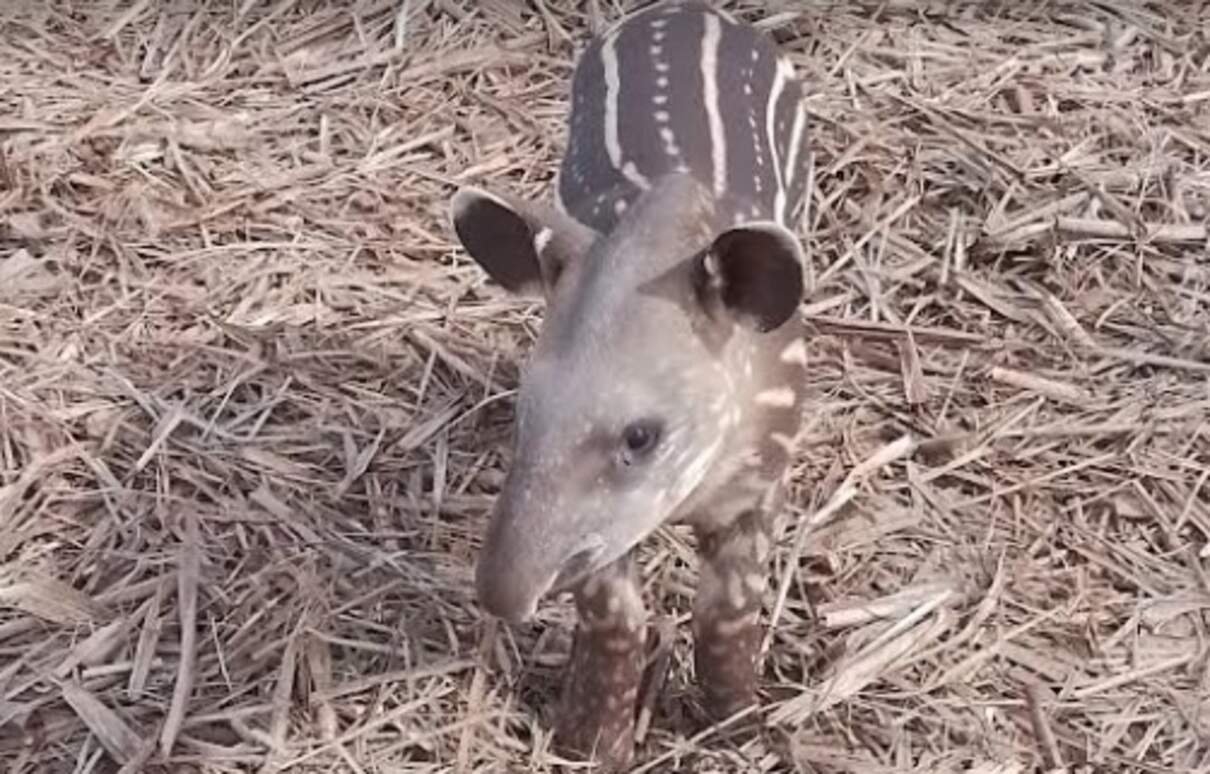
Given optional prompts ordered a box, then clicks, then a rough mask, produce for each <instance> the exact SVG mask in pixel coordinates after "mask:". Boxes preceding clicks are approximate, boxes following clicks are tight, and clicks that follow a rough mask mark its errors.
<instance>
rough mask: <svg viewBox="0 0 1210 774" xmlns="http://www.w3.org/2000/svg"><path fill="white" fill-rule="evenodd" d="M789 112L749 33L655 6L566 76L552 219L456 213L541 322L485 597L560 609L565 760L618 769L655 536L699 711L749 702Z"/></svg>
mask: <svg viewBox="0 0 1210 774" xmlns="http://www.w3.org/2000/svg"><path fill="white" fill-rule="evenodd" d="M802 96H803V94H802V86H801V84H800V83H799V81H798V80H797V79H796V78H795V76H794V73H793V69H792V68H791V66H790V64H789V62H788V60H787V59H786V58H785V57H784V56H783V55H782V54H780V53H779V52H778V50H777V49H776V48H775V45H774V43H773V42H772V41H771V40H770V39H769V38H767V37H766V36H765V35H764V34H763V33H761V32H760V31H758V30H756V29H755V28H753V27H751V26H748V25H745V24H741V23H738V22H736V21H735V20H734V19H732V18H731V17H730V16H728V15H726V14H724V13H722V12H719V11H716V10H713V9H711V8H710V7H709V6H708V5H706V4H704V3H698V2H672V3H660V4H657V5H653V6H649V7H647V8H645V9H643V10H641V11H639V12H636V13H634V14H632V15H630V16H628V17H626V18H625V19H623V20H622V21H620V22H619V23H617V24H615V25H614V26H613V27H611V28H610V29H608V30H607V31H605V32H604V33H603V34H601V35H600V36H599V37H597V38H595V39H593V40H592V41H591V42H590V43H589V45H588V46H587V48H586V49H585V50H584V52H583V53H582V55H581V57H580V59H579V61H578V63H577V65H576V68H575V71H574V74H573V77H572V84H571V99H570V101H571V110H570V113H571V115H570V127H569V131H568V135H567V147H566V152H565V156H564V158H563V161H562V165H561V167H560V169H559V172H558V178H557V181H556V183H555V206H554V207H547V206H543V205H539V204H534V203H530V202H526V201H522V200H520V199H518V198H516V197H513V196H509V195H505V194H503V193H489V192H486V191H483V190H480V189H478V188H464V189H463V190H461V191H459V192H458V193H457V194H456V195H455V196H454V198H453V200H452V203H451V216H452V221H453V226H454V230H455V231H456V233H457V236H458V239H459V241H460V242H461V244H462V245H463V247H464V248H465V249H466V251H467V252H468V253H469V255H470V256H471V257H472V258H473V259H474V260H475V261H476V262H477V263H478V264H479V265H480V266H481V267H482V268H483V270H484V271H485V272H486V274H487V275H488V276H489V277H490V278H491V279H493V280H494V281H496V282H497V283H499V284H500V285H502V286H503V287H504V288H505V289H507V290H509V291H512V292H516V293H521V294H531V295H536V296H540V297H541V298H543V299H544V303H545V319H544V322H543V324H542V330H541V333H540V335H539V338H538V341H537V343H536V345H535V347H534V350H533V352H532V353H531V356H530V358H529V362H528V364H527V367H526V369H525V371H524V374H523V376H522V381H521V387H520V391H519V395H518V399H517V404H516V427H515V436H514V439H513V444H514V448H513V460H512V465H511V468H510V470H509V471H508V475H507V477H506V479H505V482H504V484H503V486H502V489H501V492H500V494H499V498H498V499H497V501H496V503H495V507H494V509H493V512H492V514H491V517H490V526H489V528H488V532H487V536H486V539H485V542H484V545H483V549H482V554H481V556H480V557H479V560H478V564H477V568H476V584H477V591H478V597H479V600H480V602H481V605H482V607H483V608H484V609H485V610H486V611H488V612H489V613H492V614H494V615H497V616H499V617H501V618H503V619H506V620H508V621H513V622H519V621H523V620H526V619H528V618H529V617H530V616H531V615H532V614H533V613H534V611H535V608H536V607H537V604H538V602H539V600H540V599H541V598H542V597H543V596H544V595H546V594H548V593H553V592H556V591H560V590H571V591H573V592H574V595H575V599H576V606H577V610H578V612H579V617H580V621H579V625H578V627H577V632H576V638H575V642H574V645H573V654H572V661H571V664H570V666H569V674H568V676H567V678H566V683H565V688H564V693H563V697H562V706H561V708H560V710H559V712H558V718H559V726H558V728H556V740H557V742H558V743H559V745H560V746H561V747H562V749H563V750H564V751H565V752H568V753H578V754H582V755H585V754H586V755H593V754H595V756H596V757H597V758H598V759H600V760H602V761H603V762H605V763H607V764H611V765H613V766H618V765H624V764H625V763H627V762H628V761H629V760H630V759H631V756H632V754H633V725H634V720H635V709H636V708H635V702H636V696H637V693H638V688H639V682H640V678H641V674H642V669H643V659H644V642H645V610H644V604H643V601H642V598H641V595H640V590H639V589H640V587H639V585H638V581H637V578H636V574H635V569H634V567H633V566H632V559H631V555H632V551H633V549H634V548H635V546H636V545H637V544H638V543H640V541H642V540H643V539H644V538H645V537H646V536H648V535H649V534H651V532H652V531H653V530H655V529H656V528H657V527H659V526H660V525H662V524H668V523H673V522H680V523H688V524H690V525H692V527H693V528H694V531H695V533H696V536H697V542H698V547H699V552H700V558H701V567H700V586H699V588H698V590H697V596H696V600H695V604H694V617H693V620H694V625H693V631H694V641H695V666H696V673H697V679H698V680H699V681H700V683H701V684H702V686H703V689H704V699H705V705H706V707H707V708H708V709H709V710H710V711H712V712H713V713H715V714H716V715H717V716H720V717H721V716H727V715H729V714H732V713H733V712H735V711H737V710H739V709H741V708H743V707H745V706H747V705H749V704H750V703H752V702H753V701H754V700H755V698H756V678H757V674H758V669H757V663H756V662H757V656H758V652H759V645H760V640H761V635H762V627H761V624H760V622H759V614H760V610H761V605H762V601H763V595H764V592H765V591H766V589H767V586H768V584H767V575H768V572H769V570H768V567H767V560H768V557H769V553H770V546H771V537H770V536H771V526H772V524H771V522H772V520H773V517H774V515H775V513H776V510H777V509H778V507H779V500H780V498H781V495H782V489H783V486H784V476H785V472H786V470H787V469H788V464H789V461H790V457H791V454H792V453H793V450H794V443H795V438H796V436H797V432H798V427H799V421H800V420H799V413H800V408H801V402H802V382H803V379H802V371H803V368H804V365H805V358H806V349H805V346H804V344H803V341H802V339H801V338H800V335H801V331H800V326H799V325H798V324H797V320H798V317H797V310H798V305H799V302H800V298H801V294H802V291H803V269H802V260H803V257H802V251H801V248H800V246H799V242H798V240H797V238H796V236H795V234H794V232H793V231H792V227H793V224H794V223H795V222H796V221H797V220H798V218H799V215H800V212H801V210H802V205H803V201H804V197H805V194H806V182H807V181H806V177H807V175H806V169H805V162H806V155H807V154H806V152H805V150H804V136H805V123H806V113H805V110H804V106H803V103H802Z"/></svg>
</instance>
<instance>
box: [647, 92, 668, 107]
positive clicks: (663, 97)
mask: <svg viewBox="0 0 1210 774" xmlns="http://www.w3.org/2000/svg"><path fill="white" fill-rule="evenodd" d="M651 101H652V102H653V103H655V104H656V105H664V104H667V102H668V95H667V94H656V95H655V96H654V97H652V98H651Z"/></svg>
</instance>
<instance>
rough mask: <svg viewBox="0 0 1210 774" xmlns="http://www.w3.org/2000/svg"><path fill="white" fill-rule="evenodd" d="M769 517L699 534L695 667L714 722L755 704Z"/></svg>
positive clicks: (755, 515)
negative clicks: (699, 566)
mask: <svg viewBox="0 0 1210 774" xmlns="http://www.w3.org/2000/svg"><path fill="white" fill-rule="evenodd" d="M771 531H772V524H771V519H770V517H769V516H768V515H767V514H766V513H764V512H762V511H759V510H753V511H746V512H744V513H743V514H742V515H741V516H740V517H739V518H738V519H736V520H735V521H733V522H731V523H730V524H728V525H727V526H725V527H723V528H721V529H715V530H709V531H707V530H703V529H699V530H698V533H697V537H698V555H699V557H700V559H701V568H700V572H699V580H698V590H697V596H696V598H695V600H694V611H693V635H694V663H695V668H696V670H697V679H698V682H699V684H700V685H701V687H702V690H703V693H704V699H705V705H706V706H705V709H706V711H707V712H708V713H709V715H710V716H711V717H712V718H713V719H714V720H716V721H718V720H723V719H724V718H727V717H728V716H730V715H732V714H734V713H736V712H738V711H739V710H741V709H744V708H745V707H747V706H749V705H751V704H753V703H755V701H756V684H757V676H758V673H759V670H758V667H757V659H758V657H759V655H760V643H761V636H762V634H763V633H764V630H763V627H762V626H761V624H760V611H761V602H762V597H763V595H764V592H765V589H766V588H768V572H769V569H768V558H769V548H770V545H771V540H770V534H771Z"/></svg>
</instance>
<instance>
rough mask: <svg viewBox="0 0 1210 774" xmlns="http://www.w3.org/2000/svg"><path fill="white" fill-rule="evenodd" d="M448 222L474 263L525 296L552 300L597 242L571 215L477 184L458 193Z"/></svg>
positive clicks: (594, 235) (506, 286)
mask: <svg viewBox="0 0 1210 774" xmlns="http://www.w3.org/2000/svg"><path fill="white" fill-rule="evenodd" d="M450 220H451V221H452V222H453V226H454V231H455V233H457V235H458V241H459V242H461V243H462V246H463V248H465V249H466V251H467V253H468V254H469V255H470V256H471V258H472V259H474V261H475V263H477V264H479V266H480V267H481V268H482V269H483V270H484V272H486V273H487V275H488V276H489V277H491V278H492V279H493V280H495V281H496V282H498V283H500V285H502V286H503V287H504V288H505V289H506V290H508V291H510V292H513V293H517V294H521V295H544V296H549V295H550V291H551V289H552V288H553V287H554V285H555V283H556V282H557V281H558V278H559V275H560V274H562V272H563V269H564V267H565V266H566V265H567V263H568V262H569V261H572V260H575V259H576V257H577V256H578V255H580V254H583V253H584V252H586V251H587V250H588V249H589V247H591V246H592V243H593V241H594V240H595V239H596V232H595V231H593V230H592V229H590V228H588V227H587V226H585V225H583V224H581V223H579V222H578V221H576V220H574V219H572V218H571V217H570V216H568V215H564V214H563V213H561V212H557V211H555V210H553V209H551V208H547V207H543V206H540V205H537V204H531V203H529V202H522V201H520V200H518V199H515V198H512V197H509V196H505V195H501V194H495V193H490V192H488V191H485V190H483V189H481V188H475V187H473V186H467V187H465V188H462V189H461V190H459V191H458V192H457V193H456V194H454V197H453V199H451V200H450Z"/></svg>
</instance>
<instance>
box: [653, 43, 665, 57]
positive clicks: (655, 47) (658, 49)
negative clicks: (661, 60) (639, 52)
mask: <svg viewBox="0 0 1210 774" xmlns="http://www.w3.org/2000/svg"><path fill="white" fill-rule="evenodd" d="M650 51H651V55H652V56H659V55H660V54H662V53H664V47H663V46H661V45H660V44H659V43H656V44H654V45H652V47H651V49H650Z"/></svg>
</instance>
